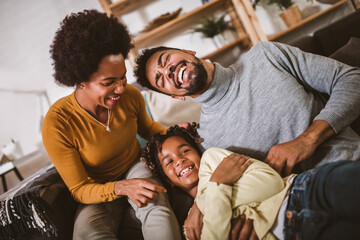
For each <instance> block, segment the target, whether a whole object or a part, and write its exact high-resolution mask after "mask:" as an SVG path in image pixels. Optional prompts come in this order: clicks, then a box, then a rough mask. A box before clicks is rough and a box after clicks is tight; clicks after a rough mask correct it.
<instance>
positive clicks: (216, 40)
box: [212, 34, 227, 48]
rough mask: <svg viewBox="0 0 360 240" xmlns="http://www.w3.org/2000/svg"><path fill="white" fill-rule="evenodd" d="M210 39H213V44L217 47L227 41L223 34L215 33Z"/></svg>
mask: <svg viewBox="0 0 360 240" xmlns="http://www.w3.org/2000/svg"><path fill="white" fill-rule="evenodd" d="M212 40H213V42H214V44H215V46H216V47H217V48H221V47H222V46H224V45H225V44H226V43H227V41H226V39H225V37H224V35H223V34H217V35H215V36H214V37H213V38H212Z"/></svg>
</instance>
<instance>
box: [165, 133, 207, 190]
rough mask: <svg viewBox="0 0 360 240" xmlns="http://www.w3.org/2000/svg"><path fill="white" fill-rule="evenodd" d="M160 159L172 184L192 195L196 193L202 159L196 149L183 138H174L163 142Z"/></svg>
mask: <svg viewBox="0 0 360 240" xmlns="http://www.w3.org/2000/svg"><path fill="white" fill-rule="evenodd" d="M158 158H159V161H160V163H161V166H162V168H163V170H164V172H165V174H166V176H167V177H168V179H169V181H170V183H172V184H174V185H175V186H177V187H180V188H182V189H183V190H185V191H186V192H188V193H189V194H190V195H193V194H192V193H193V192H195V193H196V189H197V184H198V181H199V175H198V174H199V167H200V159H201V157H200V155H199V153H198V152H197V150H196V149H195V148H194V147H192V146H191V145H190V144H189V143H188V142H187V141H185V139H183V138H182V137H178V136H172V137H169V138H168V139H166V140H165V141H164V142H163V144H162V151H161V152H159V153H158Z"/></svg>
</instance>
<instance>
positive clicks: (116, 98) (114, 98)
mask: <svg viewBox="0 0 360 240" xmlns="http://www.w3.org/2000/svg"><path fill="white" fill-rule="evenodd" d="M109 98H110V99H111V100H113V101H116V100H118V99H119V98H120V96H117V97H109Z"/></svg>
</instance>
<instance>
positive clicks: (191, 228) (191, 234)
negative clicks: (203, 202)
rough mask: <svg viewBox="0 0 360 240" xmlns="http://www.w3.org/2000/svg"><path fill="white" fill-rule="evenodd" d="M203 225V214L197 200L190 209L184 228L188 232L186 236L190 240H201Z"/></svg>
mask: <svg viewBox="0 0 360 240" xmlns="http://www.w3.org/2000/svg"><path fill="white" fill-rule="evenodd" d="M202 226H203V214H202V213H201V212H200V210H199V208H198V206H197V205H196V202H195V203H194V205H193V206H192V208H191V209H190V211H189V215H188V216H187V218H186V220H185V223H184V228H185V232H186V237H187V239H189V240H200V236H201V229H202Z"/></svg>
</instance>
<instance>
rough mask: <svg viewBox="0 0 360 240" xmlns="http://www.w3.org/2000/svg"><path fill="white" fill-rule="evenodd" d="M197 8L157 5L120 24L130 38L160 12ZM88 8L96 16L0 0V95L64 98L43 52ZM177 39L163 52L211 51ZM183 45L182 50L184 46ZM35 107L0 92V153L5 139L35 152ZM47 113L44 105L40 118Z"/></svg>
mask: <svg viewBox="0 0 360 240" xmlns="http://www.w3.org/2000/svg"><path fill="white" fill-rule="evenodd" d="M200 5H201V1H200V0H162V1H159V0H158V1H153V3H152V4H151V5H148V8H147V9H146V10H142V11H140V12H137V13H131V14H128V15H126V16H125V17H124V20H125V23H126V24H128V26H129V29H131V32H132V33H133V34H136V33H137V32H138V31H140V30H141V29H143V28H144V27H145V26H146V24H147V23H148V22H149V21H151V20H152V19H153V18H155V17H157V16H159V15H161V14H164V13H165V12H172V11H175V10H176V9H178V8H179V7H182V8H183V10H182V13H184V12H188V11H191V10H192V9H194V8H196V7H198V6H200ZM89 8H95V9H98V10H100V11H102V8H101V6H100V4H99V2H98V1H97V0H60V1H59V0H1V1H0V89H8V90H16V91H31V90H36V91H38V90H43V89H46V90H47V92H48V95H49V97H50V101H51V103H54V102H55V101H56V100H57V99H59V98H60V97H62V96H65V95H67V94H69V93H70V92H71V91H72V89H69V88H64V87H59V86H56V85H55V83H54V81H53V77H52V74H53V72H52V66H51V60H50V54H49V46H50V44H51V42H52V39H53V36H54V34H55V32H56V30H57V28H58V26H59V22H60V21H61V20H62V19H63V18H64V17H65V16H66V15H67V14H69V13H71V12H78V11H81V10H83V9H89ZM184 35H187V36H185V37H184ZM179 38H180V40H179V41H177V42H176V41H175V42H172V43H170V44H168V46H178V47H185V46H186V47H188V48H191V49H197V50H199V52H200V53H202V52H204V54H205V53H206V51H211V50H215V46H214V45H213V44H212V42H211V41H210V40H208V39H205V40H200V41H198V42H197V43H194V42H193V40H194V39H196V37H195V36H194V35H191V34H187V33H186V31H185V33H181V32H180V33H179ZM183 42H186V43H187V44H185V45H184V44H182V43H183ZM178 43H180V45H179V44H178ZM157 44H163V42H159V43H157ZM127 65H128V66H130V65H129V64H127ZM128 80H129V82H133V81H134V79H133V73H132V71H131V69H129V70H128ZM40 106H41V105H40V99H39V96H37V95H36V94H22V93H13V92H4V91H0V109H1V117H0V149H1V148H2V146H4V145H6V144H8V143H10V141H11V139H14V140H16V141H19V142H20V145H21V148H22V150H23V152H24V154H27V153H30V152H32V151H35V150H36V149H38V147H39V145H41V135H40V116H41V110H40ZM47 108H48V106H47V104H46V102H44V103H43V112H46V111H47Z"/></svg>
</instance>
